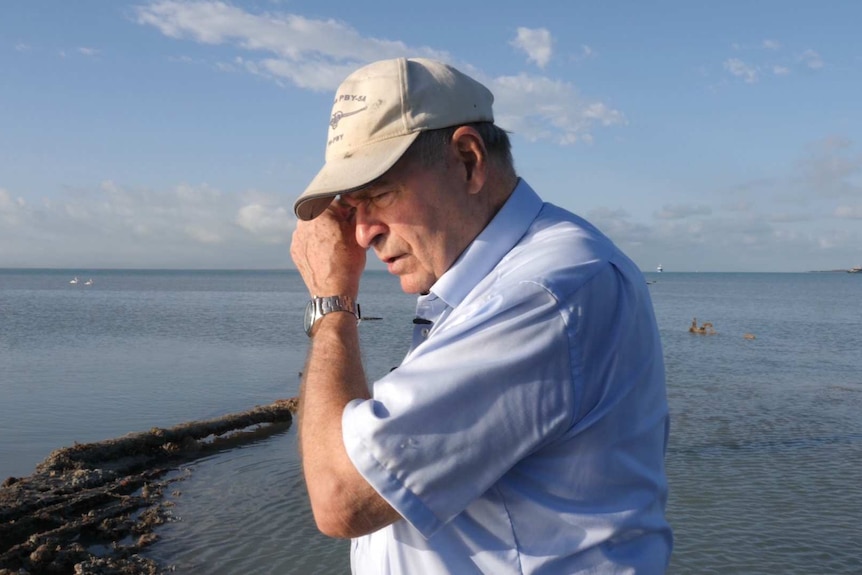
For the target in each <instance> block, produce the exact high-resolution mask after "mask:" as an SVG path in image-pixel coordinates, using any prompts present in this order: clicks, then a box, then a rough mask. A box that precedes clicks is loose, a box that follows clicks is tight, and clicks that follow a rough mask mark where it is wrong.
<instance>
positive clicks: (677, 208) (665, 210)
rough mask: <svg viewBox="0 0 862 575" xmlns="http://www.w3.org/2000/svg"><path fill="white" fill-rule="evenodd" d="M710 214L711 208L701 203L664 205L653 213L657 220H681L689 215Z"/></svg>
mask: <svg viewBox="0 0 862 575" xmlns="http://www.w3.org/2000/svg"><path fill="white" fill-rule="evenodd" d="M709 215H712V209H711V208H710V207H709V206H703V205H698V206H695V205H689V204H680V205H671V204H668V205H664V206H662V209H661V210H660V211H658V212H656V213H655V217H656V218H657V219H659V220H681V219H684V218H688V217H690V216H709Z"/></svg>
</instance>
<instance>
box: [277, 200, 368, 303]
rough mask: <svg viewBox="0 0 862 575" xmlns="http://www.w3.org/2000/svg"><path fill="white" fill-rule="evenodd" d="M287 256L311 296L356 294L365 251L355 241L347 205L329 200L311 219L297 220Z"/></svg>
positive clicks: (351, 211)
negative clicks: (325, 207)
mask: <svg viewBox="0 0 862 575" xmlns="http://www.w3.org/2000/svg"><path fill="white" fill-rule="evenodd" d="M290 255H291V257H292V258H293V262H294V263H295V264H296V267H297V269H298V270H299V273H300V274H301V275H302V279H303V281H305V286H306V287H307V288H308V291H309V292H310V294H311V295H312V296H330V295H348V296H350V297H352V298H354V299H356V298H357V297H358V295H359V278H360V276H361V275H362V272H363V270H364V269H365V250H364V249H362V247H361V246H360V245H359V244H357V243H356V231H355V226H354V219H353V210H352V209H351V208H349V207H346V206H343V205H342V204H340V203H339V202H338V200H333V202H332V203H331V204H330V205H329V207H328V208H327V209H326V211H325V212H323V213H322V214H321V215H319V216H318V217H317V218H315V219H314V220H312V221H310V222H304V221H299V222H297V224H296V230H295V231H294V232H293V240H292V241H291V245H290Z"/></svg>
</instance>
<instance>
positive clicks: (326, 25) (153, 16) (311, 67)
mask: <svg viewBox="0 0 862 575" xmlns="http://www.w3.org/2000/svg"><path fill="white" fill-rule="evenodd" d="M137 21H138V22H139V23H140V24H146V25H151V26H155V27H156V28H158V29H159V30H160V31H161V32H162V33H163V34H165V35H167V36H170V37H172V38H178V39H191V40H195V41H197V42H200V43H204V44H233V45H235V46H237V47H238V48H240V49H242V50H245V51H248V52H262V53H268V54H275V55H276V56H278V58H277V59H275V60H273V59H265V60H262V61H260V62H256V63H255V62H251V61H245V65H246V66H247V67H249V68H250V69H252V70H254V71H257V72H264V71H267V72H269V73H270V74H272V75H273V76H276V77H279V78H284V79H288V80H290V81H291V82H292V83H294V84H296V85H297V86H300V87H305V88H312V89H319V90H333V89H335V88H336V87H337V86H338V84H339V83H340V81H341V80H342V79H343V78H344V76H345V75H346V74H344V73H343V72H344V71H345V70H350V71H352V70H354V69H355V68H357V67H358V66H359V65H361V64H363V63H366V62H371V61H373V60H378V59H382V58H395V57H398V56H404V55H406V54H407V53H410V54H413V55H418V56H426V57H430V58H438V59H444V60H445V59H446V54H445V53H443V52H438V51H435V50H431V49H430V48H424V47H419V48H417V47H413V48H410V47H408V46H407V45H405V44H404V43H403V42H397V41H389V40H379V39H376V38H365V37H363V36H362V35H360V34H359V32H357V31H356V30H355V29H353V28H351V27H350V26H348V25H347V24H344V23H342V22H338V21H336V20H332V19H329V20H313V19H309V18H305V17H303V16H299V15H296V14H284V13H279V14H262V15H256V14H251V13H249V12H246V11H244V10H242V9H241V8H238V7H235V6H231V5H229V4H225V3H223V2H209V1H202V2H179V1H173V0H165V1H160V2H153V3H151V4H148V5H145V6H140V7H138V8H137ZM321 76H323V77H325V78H327V83H324V82H321V81H320V77H321ZM309 77H310V78H311V79H310V80H309Z"/></svg>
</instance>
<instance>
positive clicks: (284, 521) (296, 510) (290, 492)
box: [147, 430, 350, 575]
mask: <svg viewBox="0 0 862 575" xmlns="http://www.w3.org/2000/svg"><path fill="white" fill-rule="evenodd" d="M189 467H190V476H189V478H188V479H186V480H185V481H183V482H181V483H178V484H176V489H178V490H180V493H175V494H173V495H171V496H170V497H171V499H172V500H173V502H174V504H175V505H174V507H173V513H174V516H175V521H173V522H171V523H169V524H167V525H166V526H164V527H163V528H161V529H160V530H159V531H158V533H159V536H160V537H161V539H160V542H159V543H158V544H157V545H155V546H153V547H152V548H151V549H150V550H149V552H148V553H147V555H148V556H150V557H152V558H153V559H156V560H158V561H160V562H162V563H163V564H170V565H173V566H174V567H175V568H176V572H177V573H207V574H212V575H218V574H225V575H229V574H230V575H233V574H236V573H255V574H258V573H259V574H268V573H269V574H273V575H276V574H297V575H300V574H305V573H308V574H311V573H333V574H335V573H348V572H349V570H350V565H349V558H348V553H349V543H348V542H346V541H335V540H332V539H329V538H327V537H325V536H323V535H321V534H320V533H319V532H318V531H317V528H316V527H315V526H314V522H313V519H312V517H311V510H310V508H309V506H308V499H307V496H306V492H305V484H304V482H303V479H302V470H301V469H300V465H299V462H298V460H297V456H296V434H295V430H290V431H288V432H285V433H283V434H281V435H278V436H275V437H273V438H271V439H269V440H267V441H264V442H261V443H258V444H255V445H253V446H249V447H247V448H242V449H236V450H233V451H229V452H225V453H222V454H220V455H218V456H216V457H213V458H211V459H207V460H202V461H198V462H196V463H194V464H192V465H190V466H189Z"/></svg>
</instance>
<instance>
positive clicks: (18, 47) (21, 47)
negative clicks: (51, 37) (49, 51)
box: [15, 42, 30, 52]
mask: <svg viewBox="0 0 862 575" xmlns="http://www.w3.org/2000/svg"><path fill="white" fill-rule="evenodd" d="M15 51H16V52H29V51H30V45H29V44H25V43H23V42H19V43H17V44H15Z"/></svg>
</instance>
